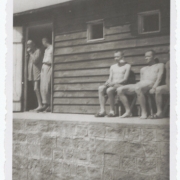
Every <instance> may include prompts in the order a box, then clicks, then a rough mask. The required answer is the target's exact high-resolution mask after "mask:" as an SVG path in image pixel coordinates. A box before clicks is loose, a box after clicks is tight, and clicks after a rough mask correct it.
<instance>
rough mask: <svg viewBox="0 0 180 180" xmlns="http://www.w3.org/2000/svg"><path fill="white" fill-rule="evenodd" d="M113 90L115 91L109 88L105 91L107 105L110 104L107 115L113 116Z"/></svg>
mask: <svg viewBox="0 0 180 180" xmlns="http://www.w3.org/2000/svg"><path fill="white" fill-rule="evenodd" d="M115 90H116V89H115V88H113V87H109V88H108V89H107V91H106V92H107V95H108V98H109V104H110V112H109V114H115V112H114V101H115V99H114V96H115Z"/></svg>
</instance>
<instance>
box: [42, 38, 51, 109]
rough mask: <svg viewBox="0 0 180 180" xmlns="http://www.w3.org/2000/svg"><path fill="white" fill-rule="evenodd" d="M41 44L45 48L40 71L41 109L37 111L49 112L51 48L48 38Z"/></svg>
mask: <svg viewBox="0 0 180 180" xmlns="http://www.w3.org/2000/svg"><path fill="white" fill-rule="evenodd" d="M42 44H43V46H44V47H45V48H46V49H45V53H44V58H43V66H42V69H41V83H40V90H41V97H42V104H43V106H42V108H41V109H39V111H41V112H42V111H46V112H50V110H51V109H50V99H51V93H50V91H51V73H52V68H51V64H52V53H53V47H52V45H51V44H50V42H49V39H48V38H43V39H42Z"/></svg>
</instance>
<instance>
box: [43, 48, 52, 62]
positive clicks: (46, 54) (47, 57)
mask: <svg viewBox="0 0 180 180" xmlns="http://www.w3.org/2000/svg"><path fill="white" fill-rule="evenodd" d="M52 53H53V47H52V45H50V46H49V47H47V48H46V50H45V52H44V58H43V63H46V62H47V63H52Z"/></svg>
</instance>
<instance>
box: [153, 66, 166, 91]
mask: <svg viewBox="0 0 180 180" xmlns="http://www.w3.org/2000/svg"><path fill="white" fill-rule="evenodd" d="M163 74H164V64H163V63H161V64H159V70H158V75H157V79H156V82H155V83H154V85H153V87H152V89H156V87H158V86H159V84H160V83H161V81H162V77H163Z"/></svg>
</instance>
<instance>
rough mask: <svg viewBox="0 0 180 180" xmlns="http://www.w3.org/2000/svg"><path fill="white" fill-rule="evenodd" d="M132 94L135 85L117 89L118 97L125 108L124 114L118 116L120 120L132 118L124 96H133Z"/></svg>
mask: <svg viewBox="0 0 180 180" xmlns="http://www.w3.org/2000/svg"><path fill="white" fill-rule="evenodd" d="M134 92H135V85H126V86H123V87H120V88H118V89H117V94H118V97H119V99H120V101H121V102H122V103H123V105H124V107H125V113H124V114H123V115H122V116H120V117H121V118H126V117H130V116H132V113H131V108H130V105H129V101H128V99H127V96H126V94H133V93H134Z"/></svg>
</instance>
